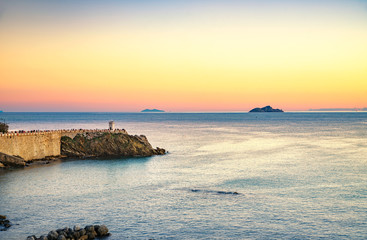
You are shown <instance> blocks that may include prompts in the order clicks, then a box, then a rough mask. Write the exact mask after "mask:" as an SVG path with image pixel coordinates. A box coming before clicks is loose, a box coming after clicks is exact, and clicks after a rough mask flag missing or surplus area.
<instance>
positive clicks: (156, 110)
mask: <svg viewBox="0 0 367 240" xmlns="http://www.w3.org/2000/svg"><path fill="white" fill-rule="evenodd" d="M141 112H142V113H162V112H165V111H164V110H159V109H144V110H143V111H141Z"/></svg>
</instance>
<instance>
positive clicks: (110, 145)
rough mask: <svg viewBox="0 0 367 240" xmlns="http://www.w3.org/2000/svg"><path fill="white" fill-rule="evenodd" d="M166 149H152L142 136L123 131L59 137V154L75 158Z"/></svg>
mask: <svg viewBox="0 0 367 240" xmlns="http://www.w3.org/2000/svg"><path fill="white" fill-rule="evenodd" d="M165 153H166V151H165V150H164V149H161V148H156V149H154V148H153V147H152V146H151V145H150V143H149V142H148V139H147V138H146V137H145V136H143V135H140V136H132V135H128V134H123V133H113V132H105V133H88V132H86V133H79V134H77V135H76V136H75V137H74V138H73V139H72V138H70V137H66V136H64V137H62V138H61V154H62V155H65V156H68V157H76V158H94V157H102V158H103V157H133V156H143V157H146V156H152V155H162V154H165Z"/></svg>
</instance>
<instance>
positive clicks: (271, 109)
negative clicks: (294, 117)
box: [250, 106, 284, 112]
mask: <svg viewBox="0 0 367 240" xmlns="http://www.w3.org/2000/svg"><path fill="white" fill-rule="evenodd" d="M250 112H284V111H283V110H282V109H274V108H272V107H270V106H266V107H263V108H254V109H252V110H251V111H250Z"/></svg>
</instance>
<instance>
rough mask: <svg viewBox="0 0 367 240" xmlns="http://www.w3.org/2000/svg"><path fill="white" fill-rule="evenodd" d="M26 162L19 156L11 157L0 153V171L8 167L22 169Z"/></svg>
mask: <svg viewBox="0 0 367 240" xmlns="http://www.w3.org/2000/svg"><path fill="white" fill-rule="evenodd" d="M25 165H26V162H25V161H24V159H23V158H21V157H19V156H11V155H8V154H5V153H1V152H0V169H1V168H8V167H24V166H25Z"/></svg>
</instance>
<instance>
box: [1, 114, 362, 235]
mask: <svg viewBox="0 0 367 240" xmlns="http://www.w3.org/2000/svg"><path fill="white" fill-rule="evenodd" d="M0 118H5V119H6V121H7V122H8V123H9V124H10V128H11V129H13V130H21V129H23V130H32V129H67V128H77V129H78V128H89V129H95V128H107V126H108V121H109V120H114V121H115V123H116V127H118V128H124V129H126V130H127V131H128V132H129V133H130V134H144V135H146V136H147V137H148V139H149V141H150V142H151V144H152V145H153V146H154V147H156V146H159V147H163V148H165V149H167V150H168V152H169V153H168V154H167V155H164V156H155V157H149V158H127V159H126V158H125V159H110V160H72V161H65V162H62V163H59V164H51V165H45V166H42V167H36V168H29V169H25V170H13V171H2V172H0V214H3V215H7V216H8V218H9V219H10V220H11V221H12V223H13V224H14V225H13V226H12V227H11V228H9V230H7V231H4V232H0V239H6V240H8V239H10V240H11V239H14V240H18V239H25V238H26V236H28V235H32V234H35V235H37V236H39V235H41V234H47V233H48V232H49V231H50V230H53V229H58V228H62V227H66V226H68V227H72V226H74V225H80V226H85V225H88V224H105V225H107V226H108V228H109V229H110V232H111V233H112V235H111V237H109V238H108V239H110V240H117V239H149V238H153V239H367V224H366V223H367V113H163V114H154V113H145V114H142V113H1V114H0ZM234 192H237V193H238V194H231V193H234Z"/></svg>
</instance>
